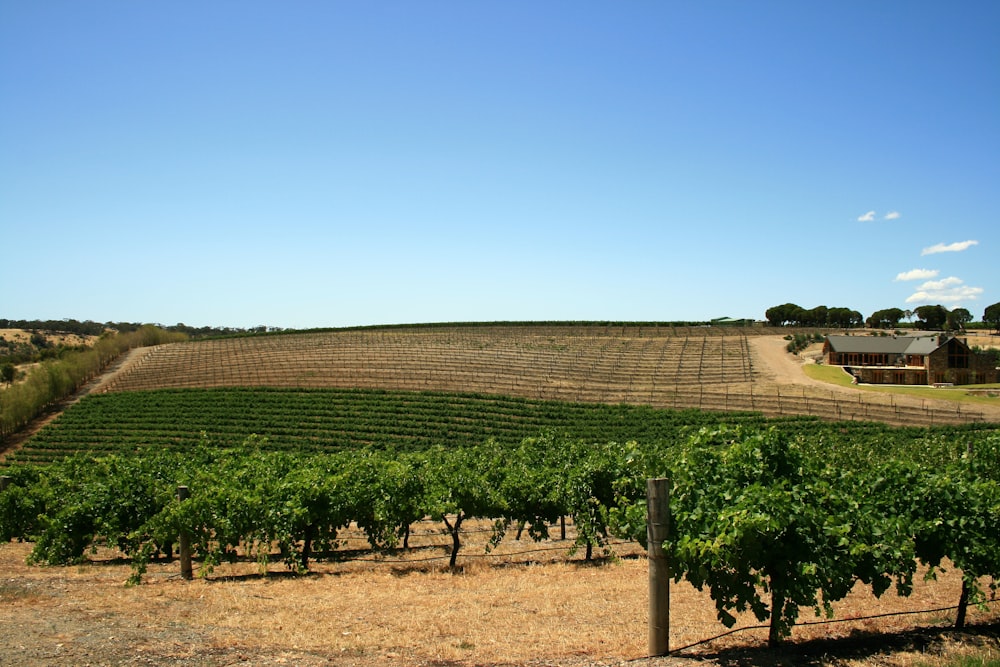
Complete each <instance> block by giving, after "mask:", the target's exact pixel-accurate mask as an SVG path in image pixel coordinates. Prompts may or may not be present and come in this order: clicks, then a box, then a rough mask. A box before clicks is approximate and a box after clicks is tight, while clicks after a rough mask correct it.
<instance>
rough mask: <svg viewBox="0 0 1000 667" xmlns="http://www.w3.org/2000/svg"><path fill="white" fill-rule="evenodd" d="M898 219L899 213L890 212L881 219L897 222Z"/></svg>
mask: <svg viewBox="0 0 1000 667" xmlns="http://www.w3.org/2000/svg"><path fill="white" fill-rule="evenodd" d="M899 217H900V216H899V211H890V212H889V213H886V214H885V217H884V218H882V219H883V220H899Z"/></svg>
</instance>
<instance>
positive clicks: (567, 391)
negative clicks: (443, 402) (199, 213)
mask: <svg viewBox="0 0 1000 667" xmlns="http://www.w3.org/2000/svg"><path fill="white" fill-rule="evenodd" d="M763 333H767V334H770V333H771V332H770V331H765V330H759V329H745V330H741V329H730V328H686V327H678V328H672V327H599V326H591V327H584V326H580V327H571V326H564V327H559V326H537V327H536V326H490V327H485V326H484V327H441V328H419V329H372V330H360V331H357V330H356V331H331V332H321V333H302V334H286V335H280V336H260V337H247V338H232V339H222V340H207V341H194V342H185V343H175V344H170V345H161V346H157V347H154V348H148V349H144V350H141V351H139V352H138V353H137V354H136V355H135V356H134V357H133V358H132V359H130V360H129V362H128V363H127V364H125V365H123V367H122V369H121V371H120V372H119V373H117V374H116V375H115V376H114V377H113V378H111V379H110V380H109V381H108V382H107V383H105V384H104V385H103V386H102V387H100V388H99V389H98V391H101V392H107V391H139V390H147V389H161V388H191V387H197V388H207V387H285V388H375V389H392V390H403V391H436V392H462V393H477V394H494V395H507V396H519V397H525V398H533V399H541V400H558V401H574V402H591V403H595V402H596V403H608V404H613V403H629V404H635V405H648V406H652V407H657V408H668V409H690V408H694V409H700V410H715V411H752V412H761V413H763V414H765V415H768V416H786V415H813V416H818V417H821V418H823V419H830V420H865V421H881V422H885V423H888V424H896V425H939V424H962V423H969V422H982V421H990V420H989V419H987V417H986V416H985V415H984V414H983V412H982V411H980V410H976V409H974V408H968V407H963V406H957V405H949V404H947V403H944V402H937V401H913V400H910V401H908V400H906V399H902V398H900V397H895V396H892V395H871V394H863V393H862V392H844V391H834V390H832V389H831V390H828V389H825V388H822V387H810V386H804V385H803V386H792V387H789V386H782V385H779V384H775V383H773V382H770V381H769V380H768V379H767V378H765V377H764V376H763V374H762V373H760V372H759V370H758V365H759V361H758V360H757V359H756V358H755V355H754V353H753V352H752V349H751V346H750V345H749V343H748V340H749V337H753V336H758V335H762V334H763ZM772 335H773V334H772Z"/></svg>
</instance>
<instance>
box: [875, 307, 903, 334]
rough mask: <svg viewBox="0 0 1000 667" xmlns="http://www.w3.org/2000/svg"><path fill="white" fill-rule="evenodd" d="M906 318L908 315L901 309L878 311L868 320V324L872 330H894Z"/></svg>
mask: <svg viewBox="0 0 1000 667" xmlns="http://www.w3.org/2000/svg"><path fill="white" fill-rule="evenodd" d="M905 316H906V313H905V312H904V311H902V310H900V309H899V308H886V309H884V310H876V311H875V312H874V313H872V314H871V317H869V318H868V321H867V324H868V326H870V327H871V328H872V329H894V328H895V327H896V325H898V324H899V321H900V320H901V319H903V318H904V317H905Z"/></svg>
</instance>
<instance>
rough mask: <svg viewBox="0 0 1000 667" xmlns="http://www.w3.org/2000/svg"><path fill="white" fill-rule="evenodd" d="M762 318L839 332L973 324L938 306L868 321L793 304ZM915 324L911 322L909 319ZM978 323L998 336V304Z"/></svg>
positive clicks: (963, 311)
mask: <svg viewBox="0 0 1000 667" xmlns="http://www.w3.org/2000/svg"><path fill="white" fill-rule="evenodd" d="M764 316H765V317H766V318H767V322H768V324H770V325H771V326H775V327H836V328H841V329H852V328H859V327H862V326H868V327H870V328H872V329H894V328H896V327H898V326H899V325H900V322H902V321H903V320H904V319H906V320H907V322H908V324H909V325H911V326H912V327H913V328H915V329H921V330H924V331H964V330H965V328H966V327H967V326H968V325H969V324H971V323H972V322H973V321H974V319H975V318H974V317H973V315H972V312H971V311H969V309H968V308H962V307H959V308H955V309H953V310H948V309H947V308H945V307H944V306H942V305H940V304H938V305H934V306H930V305H926V306H918V307H917V308H915V309H913V310H904V309H902V308H883V309H881V310H876V311H875V312H874V313H872V314H871V315H870V316H869V317H868V318H864V317H863V316H862V315H861V313H860V312H858V311H856V310H851V309H850V308H827V307H826V306H816V307H815V308H809V309H806V308H803V307H801V306H799V305H797V304H794V303H785V304H782V305H779V306H772V307H771V308H768V309H767V311H766V312H765V314H764ZM914 317H915V318H916V321H915V322H914V321H913V318H914ZM982 322H983V324H984V325H986V326H987V327H989V328H991V329H993V330H994V331H996V332H998V333H1000V302H998V303H994V304H992V305H990V306H986V309H985V310H984V311H983V318H982Z"/></svg>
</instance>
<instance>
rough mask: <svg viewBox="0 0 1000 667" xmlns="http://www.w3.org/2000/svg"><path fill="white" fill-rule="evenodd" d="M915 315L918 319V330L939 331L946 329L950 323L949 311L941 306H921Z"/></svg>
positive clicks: (915, 311)
mask: <svg viewBox="0 0 1000 667" xmlns="http://www.w3.org/2000/svg"><path fill="white" fill-rule="evenodd" d="M913 313H914V314H915V315H916V316H917V319H918V322H917V323H916V324H915V325H914V326H916V328H917V329H925V330H928V331H938V330H941V329H944V328H945V325H946V324H947V322H948V309H947V308H945V307H944V306H941V305H937V306H919V307H918V308H917V309H916V310H914V311H913Z"/></svg>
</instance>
